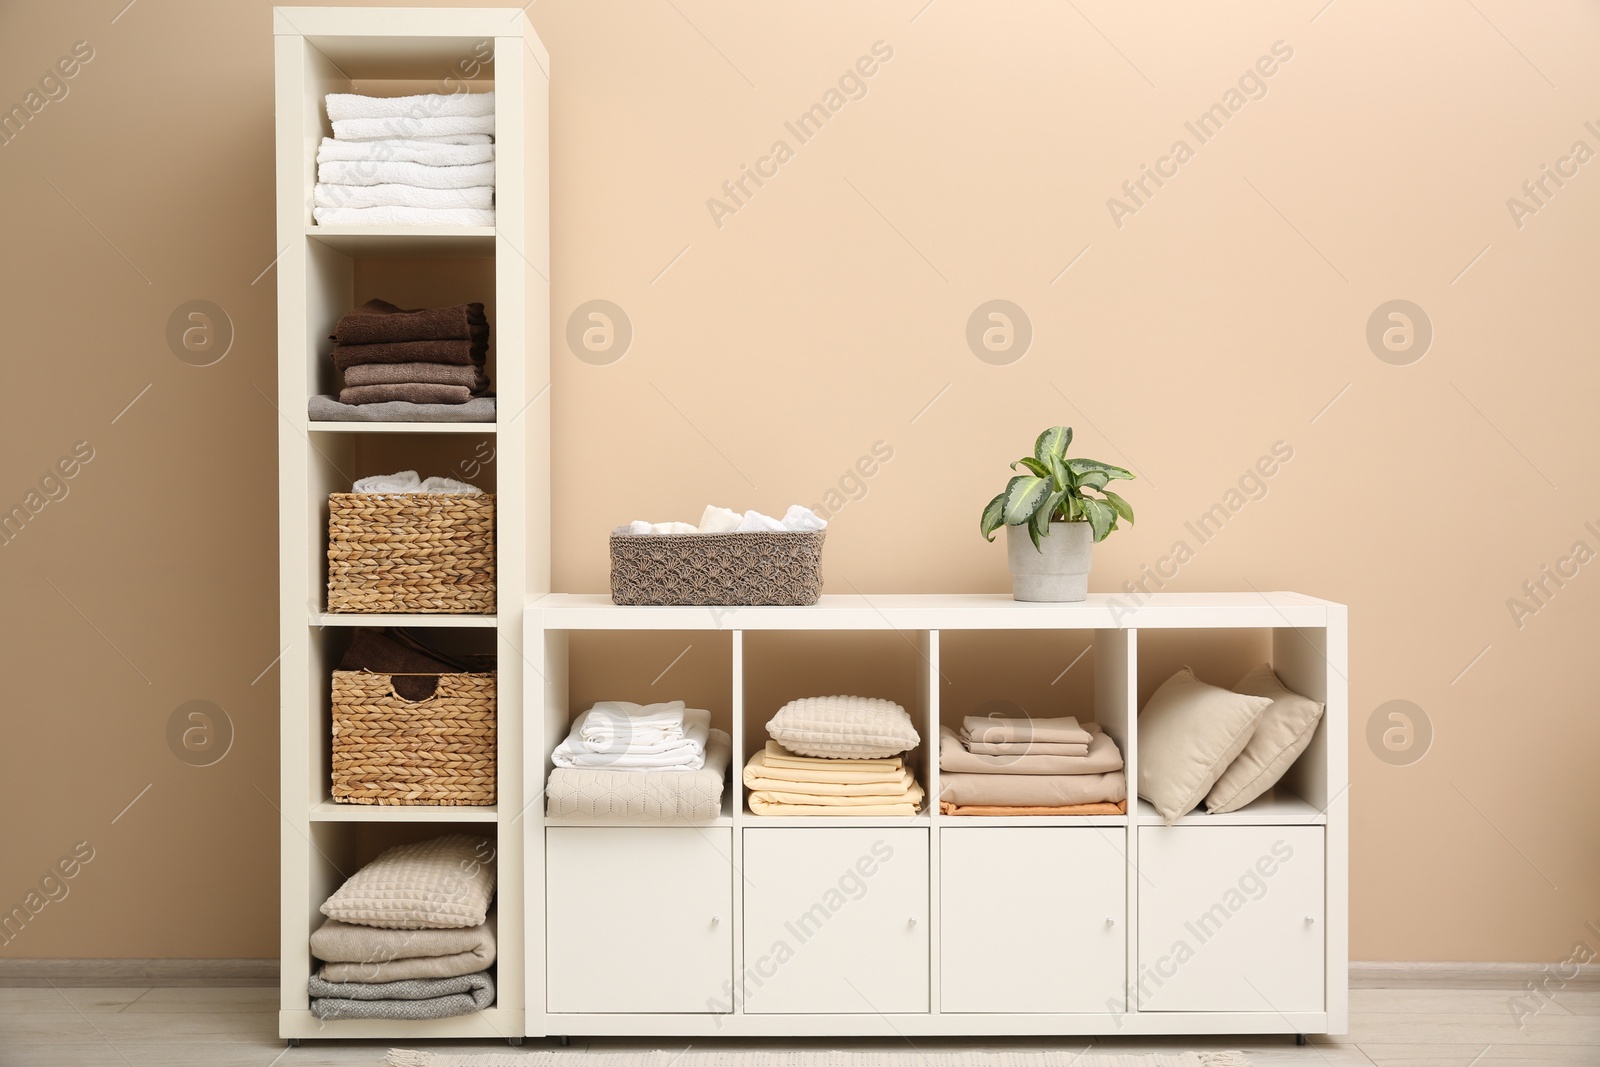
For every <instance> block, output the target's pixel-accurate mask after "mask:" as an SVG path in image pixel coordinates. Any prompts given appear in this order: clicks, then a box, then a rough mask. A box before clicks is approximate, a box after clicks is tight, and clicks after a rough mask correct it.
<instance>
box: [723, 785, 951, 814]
mask: <svg viewBox="0 0 1600 1067" xmlns="http://www.w3.org/2000/svg"><path fill="white" fill-rule="evenodd" d="M784 795H785V794H777V795H776V796H774V795H773V794H769V793H764V792H761V793H751V794H750V798H749V800H750V811H751V812H752V813H753V814H756V815H857V816H865V815H871V816H880V815H915V814H916V813H917V811H918V810H919V809H920V808H921V807H922V801H923V798H924V796H926V794H925V793H924V792H923V791H922V786H920V785H918V784H917V783H915V782H913V783H912V784H911V788H910V789H909V790H907V791H906V792H905V794H904V795H903V796H904V799H903V800H901V801H900V802H898V803H890V801H893V800H894V799H895V798H893V797H875V798H872V799H874V800H878V801H881V802H882V803H876V804H857V803H850V802H849V801H851V800H852V799H854V798H849V797H810V796H808V797H805V798H804V799H806V800H808V801H811V802H812V803H807V804H790V803H786V802H784V801H783V800H780V799H777V798H776V797H781V796H784Z"/></svg>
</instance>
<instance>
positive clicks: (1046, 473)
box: [1011, 456, 1050, 478]
mask: <svg viewBox="0 0 1600 1067" xmlns="http://www.w3.org/2000/svg"><path fill="white" fill-rule="evenodd" d="M1017 463H1020V464H1022V465H1023V466H1024V467H1026V468H1028V470H1030V471H1032V472H1033V473H1034V474H1037V475H1038V476H1039V477H1041V478H1048V477H1050V468H1049V467H1047V466H1045V465H1044V464H1043V463H1040V462H1039V461H1038V460H1036V459H1034V458H1033V457H1032V456H1023V457H1022V458H1021V459H1019V460H1017ZM1017 463H1013V464H1011V469H1012V470H1016V469H1017Z"/></svg>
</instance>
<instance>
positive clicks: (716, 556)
mask: <svg viewBox="0 0 1600 1067" xmlns="http://www.w3.org/2000/svg"><path fill="white" fill-rule="evenodd" d="M823 536H824V531H821V530H817V531H814V532H803V533H791V532H788V531H785V532H782V533H779V532H776V531H773V532H765V531H758V532H749V533H725V534H621V533H614V534H612V535H611V599H612V600H614V601H616V602H617V603H618V604H705V605H711V604H815V603H816V602H817V599H818V598H819V597H821V596H822V539H823Z"/></svg>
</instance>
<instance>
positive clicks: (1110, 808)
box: [939, 800, 1128, 816]
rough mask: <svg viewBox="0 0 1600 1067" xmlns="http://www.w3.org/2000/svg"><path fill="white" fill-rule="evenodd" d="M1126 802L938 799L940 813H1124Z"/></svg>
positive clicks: (1002, 814) (1125, 811) (1004, 814)
mask: <svg viewBox="0 0 1600 1067" xmlns="http://www.w3.org/2000/svg"><path fill="white" fill-rule="evenodd" d="M1127 812H1128V802H1127V801H1126V800H1122V801H1118V802H1117V803H1115V804H1063V805H1061V806H1060V807H1058V808H1049V807H1029V806H1027V805H1023V804H951V803H950V802H949V801H946V800H941V801H939V814H940V815H989V816H1006V815H1126V814H1127Z"/></svg>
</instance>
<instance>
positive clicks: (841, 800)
mask: <svg viewBox="0 0 1600 1067" xmlns="http://www.w3.org/2000/svg"><path fill="white" fill-rule="evenodd" d="M750 795H751V796H753V797H760V798H761V799H762V800H764V801H766V802H767V803H768V804H808V805H813V806H816V807H828V808H870V807H875V806H879V805H883V804H904V803H908V802H909V798H910V797H911V796H912V795H913V794H912V793H911V791H910V790H909V789H901V790H899V791H898V792H894V793H887V794H884V793H880V794H877V795H876V796H838V795H831V796H818V795H817V794H815V793H786V792H784V791H783V790H781V789H761V790H758V791H756V792H754V793H751V794H750Z"/></svg>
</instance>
